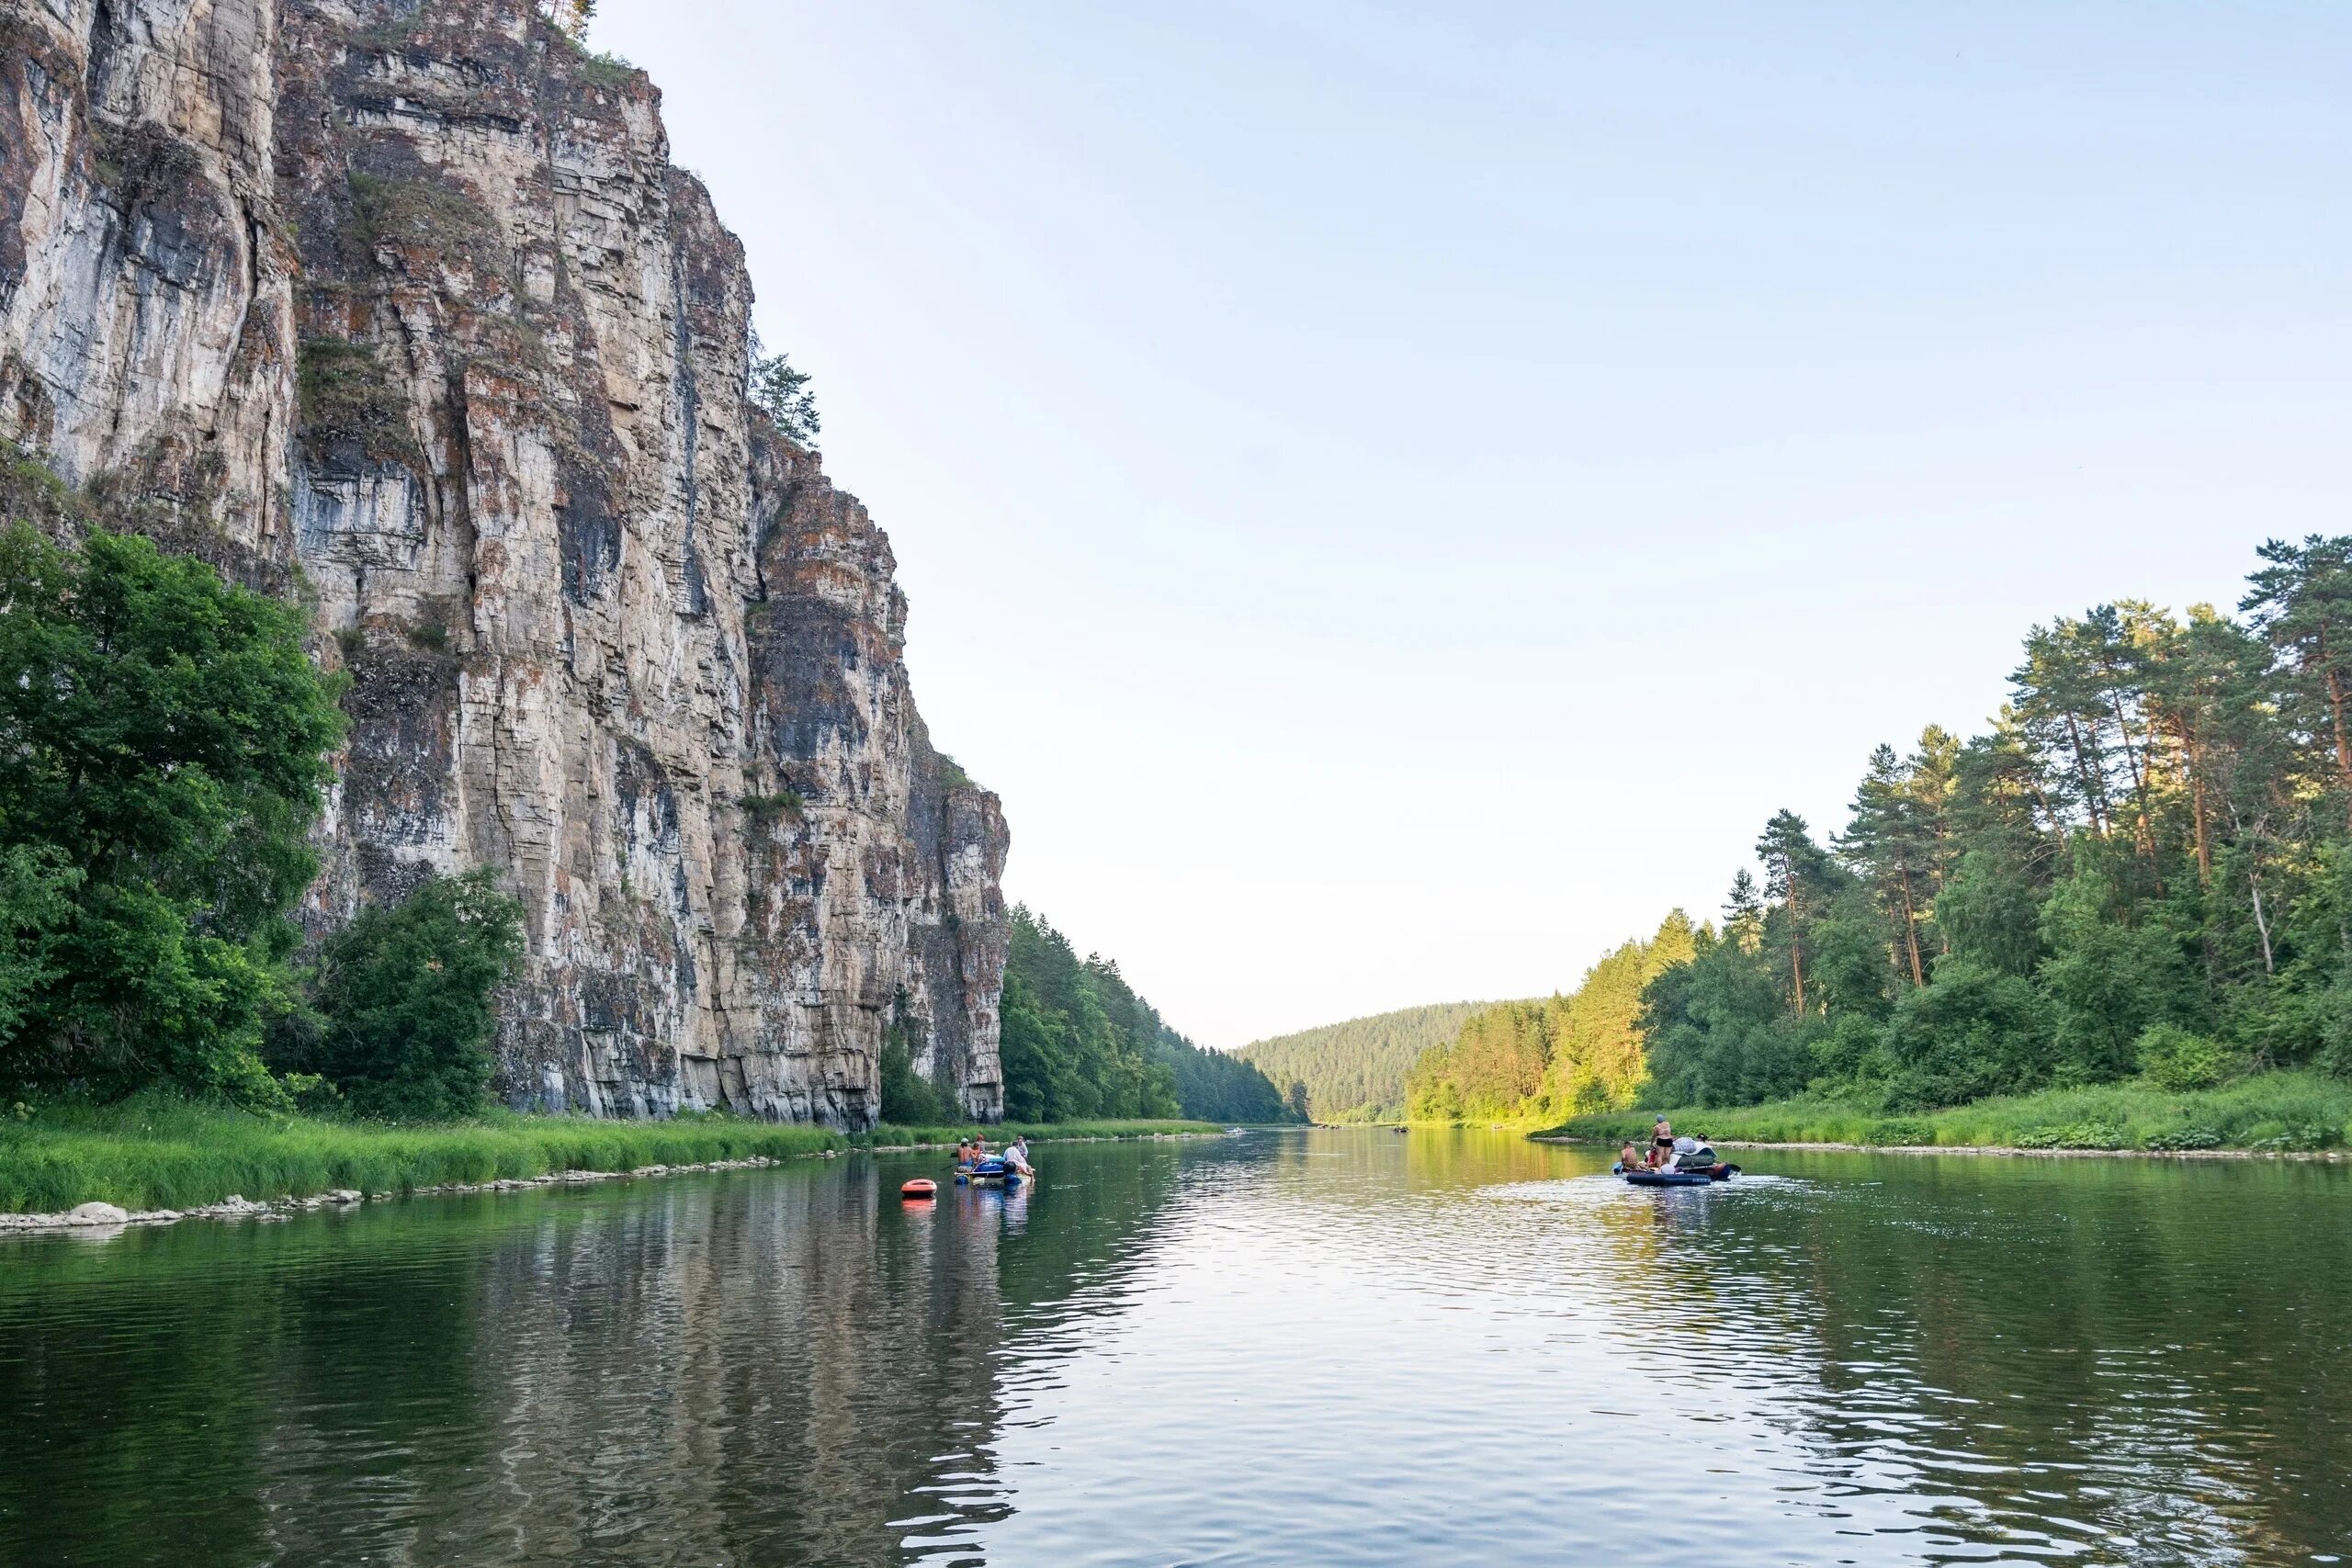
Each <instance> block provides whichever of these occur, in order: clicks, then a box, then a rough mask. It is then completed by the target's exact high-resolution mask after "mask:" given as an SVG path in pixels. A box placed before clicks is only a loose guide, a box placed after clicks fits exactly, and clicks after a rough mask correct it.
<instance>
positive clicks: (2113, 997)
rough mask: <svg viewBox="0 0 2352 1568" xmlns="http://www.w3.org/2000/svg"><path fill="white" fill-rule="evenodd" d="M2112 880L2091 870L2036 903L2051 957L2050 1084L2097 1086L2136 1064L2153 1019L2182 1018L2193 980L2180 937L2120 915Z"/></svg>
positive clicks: (2047, 987) (2046, 966)
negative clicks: (2142, 1033)
mask: <svg viewBox="0 0 2352 1568" xmlns="http://www.w3.org/2000/svg"><path fill="white" fill-rule="evenodd" d="M2116 903H2117V896H2116V893H2115V891H2114V887H2113V885H2112V884H2111V883H2110V882H2109V880H2108V879H2107V878H2105V877H2103V876H2101V875H2099V874H2098V873H2096V872H2081V873H2077V874H2075V875H2074V876H2072V877H2069V878H2068V879H2067V880H2066V881H2064V882H2062V883H2060V884H2059V885H2058V886H2057V887H2056V888H2055V889H2054V890H2053V891H2052V893H2051V896H2050V898H2049V900H2048V901H2047V902H2046V903H2044V904H2043V905H2042V908H2041V935H2042V942H2043V945H2044V946H2045V947H2046V948H2047V949H2048V950H2049V954H2050V956H2049V957H2047V958H2045V959H2043V960H2042V962H2041V970H2040V972H2039V977H2040V979H2041V987H2042V990H2043V993H2044V994H2045V995H2046V996H2047V997H2048V998H2049V999H2050V1005H2051V1011H2052V1024H2053V1028H2052V1036H2051V1043H2052V1047H2053V1050H2052V1057H2051V1061H2050V1064H2049V1066H2050V1069H2051V1076H2052V1078H2053V1079H2054V1081H2056V1082H2059V1083H2062V1084H2065V1083H2101V1082H2106V1081H2109V1080H2111V1079H2114V1078H2120V1077H2128V1076H2130V1074H2131V1073H2132V1072H2133V1071H2134V1070H2135V1069H2136V1068H2137V1067H2138V1066H2139V1053H2138V1041H2139V1038H2140V1035H2141V1032H2143V1030H2145V1029H2147V1028H2148V1027H2149V1026H2150V1025H2151V1024H2155V1023H2177V1022H2182V1021H2185V1018H2186V1015H2188V1014H2190V1013H2191V1012H2192V1011H2193V1010H2194V1009H2195V1005H2196V1004H2195V999H2194V990H2193V982H2192V979H2191V976H2190V975H2189V972H2188V965H2187V964H2186V963H2184V962H2183V960H2182V957H2181V953H2180V944H2179V942H2178V940H2177V938H2176V937H2174V936H2173V934H2172V933H2171V932H2169V931H2165V930H2163V929H2161V928H2159V927H2155V926H2152V925H2138V926H2134V925H2131V924H2127V923H2125V922H2124V921H2123V920H2122V919H2120V918H2119V912H2118V910H2117V908H2116Z"/></svg>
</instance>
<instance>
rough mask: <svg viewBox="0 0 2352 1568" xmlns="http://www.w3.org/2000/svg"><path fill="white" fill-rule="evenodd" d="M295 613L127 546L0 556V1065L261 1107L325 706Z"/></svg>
mask: <svg viewBox="0 0 2352 1568" xmlns="http://www.w3.org/2000/svg"><path fill="white" fill-rule="evenodd" d="M305 629H306V618H305V616H304V615H302V613H301V611H300V610H299V609H298V608H296V607H294V606H292V605H289V604H283V603H281V602H279V601H277V600H275V599H271V598H268V597H266V596H265V595H262V594H259V593H254V592H250V591H248V590H245V589H243V588H239V587H235V586H233V585H231V584H228V583H225V582H223V581H221V580H220V576H219V575H218V574H217V573H216V572H215V571H214V570H213V569H212V568H210V567H209V566H207V565H205V564H204V563H202V562H200V561H197V560H192V559H189V558H184V557H175V556H170V555H166V554H164V552H162V551H160V550H158V549H157V548H156V547H155V546H154V545H153V544H152V543H151V542H149V541H148V540H146V539H144V538H140V537H137V536H120V535H115V534H110V533H107V532H105V531H104V530H102V529H100V530H93V531H92V532H90V533H89V534H88V536H87V537H86V538H85V540H84V541H83V543H82V545H81V546H80V547H79V548H67V547H62V546H60V545H58V544H55V543H53V542H51V540H49V539H47V538H44V537H42V536H40V535H38V534H36V533H35V532H33V530H32V529H31V528H30V527H28V526H27V525H24V524H22V523H18V524H16V525H12V526H11V527H9V528H8V529H7V530H6V533H0V736H5V744H0V1064H5V1067H4V1068H0V1070H5V1071H6V1074H7V1076H9V1077H14V1078H17V1079H19V1080H21V1081H23V1082H25V1083H28V1084H33V1085H43V1086H51V1087H57V1086H64V1085H79V1086H83V1087H85V1088H88V1089H96V1090H99V1091H113V1090H119V1089H127V1088H130V1087H135V1086H137V1085H139V1084H141V1083H145V1082H151V1081H154V1080H158V1079H163V1080H170V1081H175V1082H179V1083H183V1084H187V1085H190V1086H194V1087H200V1088H205V1089H220V1090H226V1091H230V1092H233V1093H240V1094H246V1093H265V1094H266V1092H267V1091H268V1084H269V1080H268V1077H267V1074H266V1071H265V1070H264V1069H263V1067H262V1066H261V1060H260V1054H259V1047H260V1043H261V1039H262V1032H263V1029H264V1027H265V1024H266V1021H267V1020H268V1019H269V1018H270V1017H271V1016H272V1015H273V1014H274V1013H275V1012H277V1011H280V1010H283V1009H284V1008H285V1007H286V1006H288V1004H289V998H288V992H287V990H286V987H285V983H284V980H285V976H284V970H283V966H282V964H281V962H280V961H281V960H282V959H283V958H284V956H285V955H286V953H288V952H289V951H290V950H291V948H292V947H293V945H294V944H295V942H296V932H295V931H294V928H293V927H292V925H291V924H290V923H289V922H288V919H287V918H286V917H287V912H288V910H289V909H290V908H292V906H293V904H294V902H295V900H296V899H297V898H299V897H300V895H301V892H302V890H303V889H304V887H306V886H308V885H309V883H310V881H311V877H312V876H313V875H314V874H316V872H317V868H318V863H317V859H316V856H315V855H314V853H313V852H312V851H311V846H310V842H309V837H308V835H309V829H310V827H311V822H312V821H313V820H314V819H315V818H316V817H317V815H318V812H319V809H320V802H321V792H322V788H323V786H324V785H325V784H326V783H327V780H328V777H329V771H328V761H327V759H328V754H329V752H330V751H331V750H332V749H333V748H334V745H335V744H336V742H337V740H338V739H339V738H340V736H341V734H342V716H341V715H340V714H339V713H338V712H337V711H336V708H335V705H334V694H333V692H332V690H331V688H330V686H329V684H328V682H326V681H324V680H322V678H321V676H320V674H319V671H317V669H316V668H315V667H314V666H313V665H312V664H311V660H310V659H309V658H308V657H307V656H306V655H305V653H304V651H303V648H302V637H303V633H304V631H305Z"/></svg>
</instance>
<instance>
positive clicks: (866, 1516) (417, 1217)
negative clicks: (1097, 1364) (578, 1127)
mask: <svg viewBox="0 0 2352 1568" xmlns="http://www.w3.org/2000/svg"><path fill="white" fill-rule="evenodd" d="M1105 1152H1107V1151H1105ZM1090 1153H1094V1151H1084V1150H1057V1151H1056V1163H1057V1165H1058V1166H1061V1167H1063V1168H1074V1167H1078V1166H1081V1165H1084V1164H1086V1163H1088V1155H1089V1154H1090ZM1096 1159H1097V1162H1099V1163H1105V1168H1101V1169H1098V1170H1095V1171H1093V1172H1091V1174H1090V1176H1089V1178H1088V1179H1087V1180H1085V1181H1084V1182H1082V1183H1081V1182H1075V1181H1073V1182H1070V1183H1069V1184H1067V1185H1066V1186H1065V1187H1063V1188H1061V1189H1058V1190H1054V1191H1052V1192H1051V1193H1049V1194H1047V1195H1046V1196H1044V1197H1041V1198H1040V1199H1039V1200H1037V1201H1040V1202H1051V1203H1052V1204H1053V1205H1054V1207H1055V1219H1056V1223H1055V1224H1052V1225H1050V1226H1040V1227H1035V1228H1031V1227H1028V1226H1027V1225H1026V1224H1024V1219H1025V1216H1024V1213H1023V1211H1024V1209H1025V1207H1026V1203H1027V1201H1028V1200H1027V1199H1026V1198H1025V1197H1023V1196H1019V1195H1016V1196H1015V1197H1014V1198H1013V1199H1012V1200H1011V1201H1007V1200H1006V1199H1005V1198H1004V1197H1003V1196H1002V1195H1001V1194H998V1193H994V1192H987V1193H982V1192H976V1191H973V1190H969V1189H962V1190H957V1189H949V1190H947V1191H946V1192H945V1193H944V1195H943V1198H942V1201H940V1203H939V1204H938V1205H936V1207H935V1208H933V1209H932V1210H929V1211H925V1210H921V1209H910V1208H907V1207H905V1206H903V1205H902V1204H901V1203H900V1202H899V1199H898V1196H897V1191H896V1188H897V1182H898V1180H899V1178H900V1177H901V1176H903V1175H905V1174H912V1173H913V1172H914V1170H915V1169H916V1168H918V1167H917V1166H915V1165H912V1164H906V1162H899V1163H900V1164H906V1168H905V1169H904V1170H900V1169H899V1168H897V1166H892V1167H890V1168H887V1169H882V1168H877V1165H876V1162H872V1161H861V1162H859V1163H858V1164H857V1165H855V1166H853V1167H851V1168H847V1169H841V1168H835V1169H829V1170H806V1171H788V1172H780V1173H772V1174H767V1175H762V1176H737V1177H730V1178H716V1179H706V1178H691V1179H672V1180H669V1181H665V1182H662V1183H658V1184H655V1183H645V1184H637V1185H635V1186H634V1187H620V1186H614V1187H606V1188H597V1189H589V1190H579V1191H568V1192H567V1191H555V1192H548V1193H544V1194H530V1195H508V1196H503V1197H498V1198H481V1199H446V1200H432V1201H423V1202H419V1203H414V1204H407V1205H382V1206H371V1207H370V1208H368V1209H366V1210H362V1211H360V1212H358V1213H354V1214H351V1215H348V1216H335V1215H327V1214H322V1215H317V1216H311V1217H306V1218H304V1219H302V1220H298V1221H294V1222H291V1223H287V1224H266V1225H253V1226H223V1225H186V1226H181V1227H177V1228H175V1229H173V1230H168V1231H153V1232H132V1233H128V1234H125V1235H120V1236H119V1237H117V1238H116V1239H114V1240H113V1241H111V1242H108V1243H106V1244H104V1245H103V1246H93V1245H91V1244H89V1243H86V1242H85V1243H74V1242H68V1241H62V1240H49V1241H43V1242H40V1243H35V1244H33V1245H31V1246H18V1247H15V1248H13V1249H11V1250H10V1251H8V1252H7V1253H6V1256H5V1258H0V1561H5V1562H10V1563H17V1562H67V1561H74V1562H108V1563H141V1562H156V1563H173V1564H189V1563H199V1562H255V1561H268V1562H287V1563H314V1562H357V1561H362V1560H366V1561H378V1562H383V1561H391V1562H402V1561H405V1562H456V1561H460V1560H462V1561H466V1562H669V1561H678V1562H705V1563H718V1562H724V1563H730V1564H732V1563H739V1562H741V1563H754V1564H756V1563H797V1562H845V1563H866V1562H873V1563H887V1562H900V1561H903V1560H904V1558H905V1556H906V1554H907V1552H906V1549H905V1547H904V1546H903V1544H902V1542H903V1541H904V1540H906V1539H907V1538H909V1537H910V1536H913V1537H920V1538H923V1539H925V1540H933V1541H936V1542H939V1543H940V1544H942V1545H946V1544H950V1543H952V1542H954V1541H955V1540H959V1539H963V1538H964V1537H965V1535H966V1532H967V1530H968V1529H969V1528H970V1527H971V1526H973V1525H975V1524H978V1523H981V1522H985V1521H986V1520H988V1519H989V1518H991V1517H995V1516H996V1514H997V1513H999V1512H1000V1511H1001V1507H1002V1502H1001V1488H1000V1487H999V1486H998V1485H997V1483H996V1479H995V1475H994V1461H993V1460H992V1458H991V1457H990V1451H989V1438H991V1437H992V1436H993V1434H994V1433H995V1431H996V1428H997V1427H998V1425H999V1423H1000V1421H1001V1418H1002V1415H1003V1404H1004V1396H1003V1393H1002V1389H1001V1376H1002V1372H1001V1368H1002V1365H1003V1354H1002V1353H1003V1350H1004V1346H1005V1338H1006V1336H1007V1335H1008V1333H1010V1332H1013V1330H1012V1328H1011V1327H1009V1326H1008V1325H1016V1324H1021V1323H1026V1324H1029V1325H1033V1326H1045V1327H1050V1325H1052V1324H1053V1322H1054V1321H1055V1320H1056V1319H1057V1315H1058V1314H1062V1313H1064V1312H1065V1311H1067V1310H1070V1309H1069V1303H1070V1301H1071V1299H1072V1298H1073V1297H1084V1298H1087V1299H1090V1300H1093V1301H1096V1302H1103V1301H1109V1300H1114V1299H1115V1298H1116V1296H1117V1294H1118V1291H1119V1288H1120V1280H1121V1279H1122V1277H1123V1275H1124V1272H1125V1270H1126V1269H1131V1268H1133V1267H1134V1266H1135V1262H1136V1259H1138V1258H1143V1257H1145V1256H1147V1255H1148V1247H1147V1246H1146V1245H1145V1241H1146V1233H1148V1230H1149V1229H1150V1227H1151V1226H1152V1224H1154V1222H1155V1217H1156V1216H1157V1215H1158V1214H1159V1213H1160V1212H1161V1211H1162V1209H1163V1208H1164V1206H1165V1203H1166V1201H1167V1200H1168V1198H1169V1197H1170V1195H1171V1194H1172V1193H1173V1191H1174V1190H1175V1186H1176V1178H1177V1151H1176V1150H1175V1148H1173V1147H1172V1146H1169V1145H1161V1146H1159V1147H1158V1148H1155V1149H1148V1150H1144V1151H1134V1150H1125V1151H1121V1152H1120V1157H1118V1158H1116V1159H1114V1160H1112V1161H1109V1162H1100V1155H1099V1154H1097V1155H1096ZM935 1164H936V1161H935V1160H927V1161H923V1162H922V1164H921V1167H920V1168H923V1169H928V1168H931V1167H932V1166H933V1165H935ZM1080 1310H1083V1309H1082V1308H1081V1309H1080ZM1047 1339H1048V1340H1049V1336H1048V1337H1047ZM1050 1354H1051V1345H1050V1343H1049V1342H1046V1341H1041V1342H1040V1343H1039V1344H1037V1345H1034V1346H1031V1347H1029V1348H1026V1349H1025V1350H1024V1352H1023V1359H1024V1360H1026V1361H1028V1362H1031V1363H1035V1360H1036V1359H1037V1358H1038V1357H1039V1356H1040V1355H1045V1356H1048V1357H1049V1356H1050ZM951 1555H953V1554H951Z"/></svg>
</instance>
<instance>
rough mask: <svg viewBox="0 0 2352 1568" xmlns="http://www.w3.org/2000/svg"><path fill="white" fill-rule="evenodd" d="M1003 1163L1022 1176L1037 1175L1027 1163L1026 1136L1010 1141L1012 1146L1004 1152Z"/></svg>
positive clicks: (1027, 1143) (1027, 1147)
mask: <svg viewBox="0 0 2352 1568" xmlns="http://www.w3.org/2000/svg"><path fill="white" fill-rule="evenodd" d="M1004 1163H1005V1164H1006V1165H1007V1166H1009V1167H1010V1168H1012V1169H1014V1170H1017V1171H1019V1172H1020V1173H1021V1174H1022V1175H1023V1176H1035V1175H1036V1174H1037V1171H1036V1168H1035V1166H1032V1165H1031V1164H1030V1163H1029V1140H1028V1138H1027V1137H1026V1136H1021V1137H1016V1138H1014V1139H1013V1140H1012V1147H1011V1148H1009V1149H1007V1150H1005V1151H1004Z"/></svg>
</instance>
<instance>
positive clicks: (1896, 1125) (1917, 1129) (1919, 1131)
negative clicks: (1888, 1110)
mask: <svg viewBox="0 0 2352 1568" xmlns="http://www.w3.org/2000/svg"><path fill="white" fill-rule="evenodd" d="M1861 1141H1862V1142H1863V1143H1865V1144H1883V1145H1905V1144H1907V1145H1921V1144H1932V1143H1934V1142H1935V1141H1936V1129H1935V1126H1934V1125H1933V1123H1931V1122H1923V1121H1920V1120H1918V1119H1917V1117H1910V1116H1890V1117H1887V1118H1885V1119H1884V1120H1883V1121H1878V1122H1871V1124H1870V1127H1869V1129H1868V1130H1867V1131H1865V1132H1864V1133H1863V1134H1862V1137H1861Z"/></svg>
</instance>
